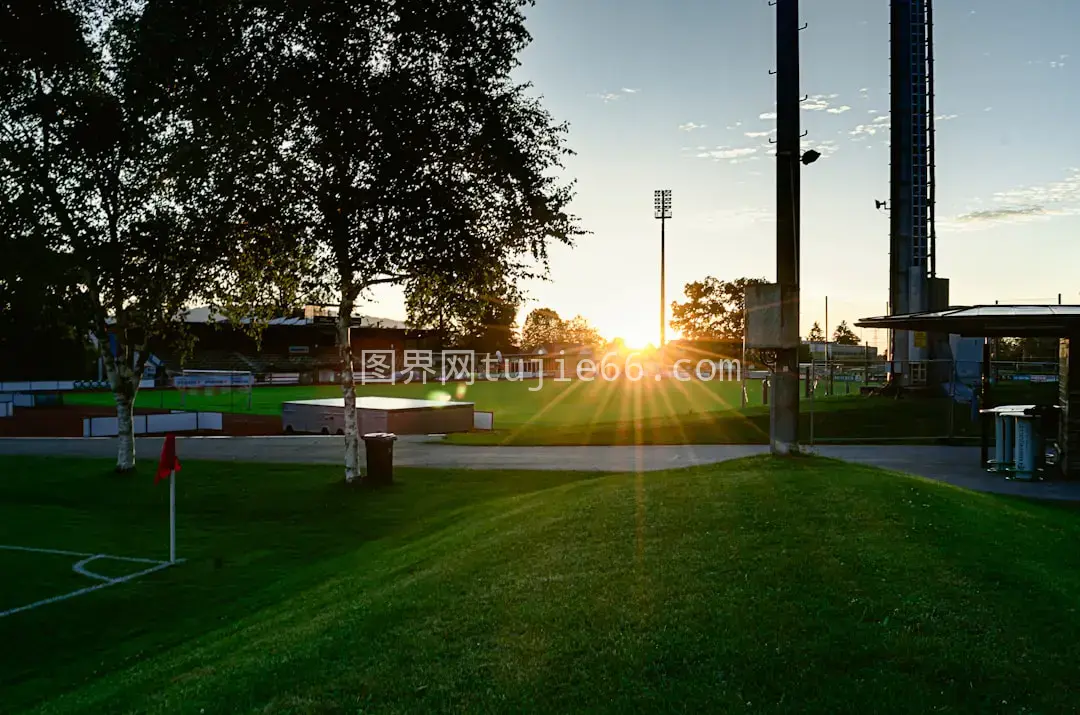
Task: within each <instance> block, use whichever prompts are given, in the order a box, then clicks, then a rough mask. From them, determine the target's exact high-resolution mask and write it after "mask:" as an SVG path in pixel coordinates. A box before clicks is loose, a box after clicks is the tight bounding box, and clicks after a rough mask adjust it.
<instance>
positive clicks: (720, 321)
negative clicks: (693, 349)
mask: <svg viewBox="0 0 1080 715" xmlns="http://www.w3.org/2000/svg"><path fill="white" fill-rule="evenodd" d="M767 282H768V281H766V280H765V279H764V278H736V279H735V280H732V281H723V280H720V279H718V278H714V277H713V276H707V277H706V278H705V279H703V280H700V281H694V282H692V283H687V284H686V287H685V289H684V293H685V295H686V300H685V302H682V303H679V302H673V303H672V304H671V326H672V327H673V328H675V329H676V330H678V331H679V332H680V333H681V334H682V336H683V338H685V339H687V340H742V338H743V333H744V332H745V330H746V289H747V288H749V287H750V286H754V285H764V284H765V283H767Z"/></svg>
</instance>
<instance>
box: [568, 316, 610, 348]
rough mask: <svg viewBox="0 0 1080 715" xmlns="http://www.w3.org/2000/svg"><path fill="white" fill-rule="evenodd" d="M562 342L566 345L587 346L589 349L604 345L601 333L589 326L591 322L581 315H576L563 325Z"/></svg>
mask: <svg viewBox="0 0 1080 715" xmlns="http://www.w3.org/2000/svg"><path fill="white" fill-rule="evenodd" d="M562 333H563V334H562V340H561V342H564V343H572V344H575V345H585V346H589V347H593V346H597V345H602V344H603V343H604V339H603V338H602V337H601V336H600V331H599V330H597V329H596V328H595V327H593V326H592V325H591V324H589V321H588V320H586V319H585V318H584V317H582V316H580V315H575V316H574V317H573V318H571V319H570V320H567V321H565V322H564V323H563V329H562Z"/></svg>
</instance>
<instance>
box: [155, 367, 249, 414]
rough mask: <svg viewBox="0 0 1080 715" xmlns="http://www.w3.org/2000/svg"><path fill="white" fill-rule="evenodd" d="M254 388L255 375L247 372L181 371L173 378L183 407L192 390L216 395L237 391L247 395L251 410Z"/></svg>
mask: <svg viewBox="0 0 1080 715" xmlns="http://www.w3.org/2000/svg"><path fill="white" fill-rule="evenodd" d="M254 386H255V374H254V373H253V372H250V371H247V370H182V371H181V372H180V374H179V375H176V376H175V377H173V387H175V388H176V389H177V390H179V391H180V404H181V406H184V405H185V402H186V400H187V393H188V392H189V391H192V390H202V391H204V392H211V393H217V392H220V391H224V390H228V391H230V392H231V391H233V390H238V391H240V392H244V393H246V394H247V406H248V409H249V410H250V409H251V392H252V388H253V387H254Z"/></svg>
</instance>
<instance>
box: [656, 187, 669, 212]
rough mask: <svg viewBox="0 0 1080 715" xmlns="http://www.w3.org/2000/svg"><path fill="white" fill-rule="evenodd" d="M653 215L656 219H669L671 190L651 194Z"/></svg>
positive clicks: (658, 190)
mask: <svg viewBox="0 0 1080 715" xmlns="http://www.w3.org/2000/svg"><path fill="white" fill-rule="evenodd" d="M653 215H654V216H655V217H656V218H658V219H659V218H671V189H662V190H661V189H657V190H656V191H654V192H653Z"/></svg>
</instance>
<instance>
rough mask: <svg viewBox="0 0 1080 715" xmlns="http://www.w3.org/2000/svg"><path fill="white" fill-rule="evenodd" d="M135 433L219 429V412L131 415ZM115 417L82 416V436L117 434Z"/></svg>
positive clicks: (113, 435) (109, 435)
mask: <svg viewBox="0 0 1080 715" xmlns="http://www.w3.org/2000/svg"><path fill="white" fill-rule="evenodd" d="M131 421H132V423H133V427H134V428H135V434H161V433H163V432H194V431H196V430H214V431H221V429H222V426H221V413H220V412H171V413H169V414H159V415H133V416H132V418H131ZM119 432H120V429H119V420H118V419H117V418H116V417H86V418H83V437H115V436H116V435H117V434H119Z"/></svg>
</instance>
